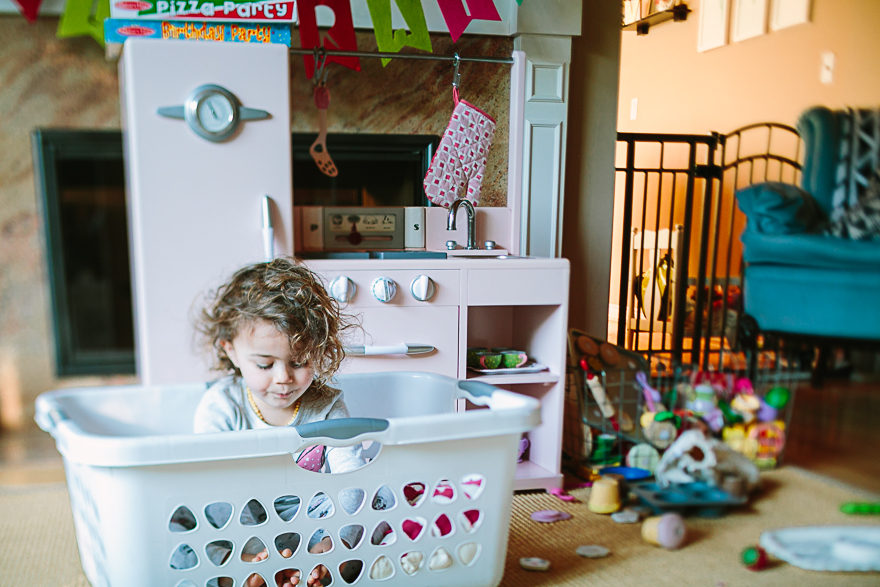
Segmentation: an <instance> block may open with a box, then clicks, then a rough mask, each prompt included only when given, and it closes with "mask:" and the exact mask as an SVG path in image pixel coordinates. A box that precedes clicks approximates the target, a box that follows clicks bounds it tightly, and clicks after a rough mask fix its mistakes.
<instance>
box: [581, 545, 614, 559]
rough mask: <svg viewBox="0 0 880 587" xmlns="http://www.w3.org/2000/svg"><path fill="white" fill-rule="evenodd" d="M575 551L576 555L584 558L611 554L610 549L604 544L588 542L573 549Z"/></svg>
mask: <svg viewBox="0 0 880 587" xmlns="http://www.w3.org/2000/svg"><path fill="white" fill-rule="evenodd" d="M575 553H577V555H578V556H582V557H584V558H604V557H606V556H608V555H609V554H611V551H610V550H608V549H607V548H605V547H604V546H599V545H598V544H590V545H584V546H578V547H577V548H576V549H575Z"/></svg>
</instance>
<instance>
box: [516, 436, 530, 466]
mask: <svg viewBox="0 0 880 587" xmlns="http://www.w3.org/2000/svg"><path fill="white" fill-rule="evenodd" d="M528 448H529V439H528V438H520V439H519V453H518V454H517V458H516V462H517V463H521V462H522V461H523V454H525V452H526V449H528Z"/></svg>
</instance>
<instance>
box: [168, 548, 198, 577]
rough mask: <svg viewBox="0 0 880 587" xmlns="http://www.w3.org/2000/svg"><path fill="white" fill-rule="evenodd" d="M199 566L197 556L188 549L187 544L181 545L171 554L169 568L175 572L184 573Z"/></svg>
mask: <svg viewBox="0 0 880 587" xmlns="http://www.w3.org/2000/svg"><path fill="white" fill-rule="evenodd" d="M198 564H199V555H197V554H196V553H195V551H194V550H193V549H192V548H190V546H189V544H181V545H180V546H178V547H177V548H175V549H174V552H172V553H171V568H172V569H175V570H177V571H185V570H187V569H191V568H193V567H195V566H196V565H198Z"/></svg>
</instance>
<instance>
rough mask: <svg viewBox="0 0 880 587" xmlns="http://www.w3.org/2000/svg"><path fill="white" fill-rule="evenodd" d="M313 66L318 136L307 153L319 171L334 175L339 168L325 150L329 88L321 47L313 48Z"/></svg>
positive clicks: (325, 55) (325, 62) (323, 53)
mask: <svg viewBox="0 0 880 587" xmlns="http://www.w3.org/2000/svg"><path fill="white" fill-rule="evenodd" d="M318 63H320V67H318ZM315 66H316V68H317V73H315V77H314V78H313V80H314V82H315V106H317V108H318V138H316V139H315V142H314V143H312V146H311V147H309V155H311V156H312V159H313V160H314V161H315V164H316V165H317V166H318V169H320V170H321V173H323V174H324V175H329V176H330V177H336V176H337V175H339V170H337V169H336V165H334V163H333V159H332V158H331V157H330V153H328V152H327V108H328V107H329V106H330V90H328V89H327V86H326V85H325V84H326V82H327V75H328V73H329V70H328V69H327V53H326V52H325V51H324V48H323V47H322V48H321V49H320V51H319V50H318V49H317V48H316V49H315Z"/></svg>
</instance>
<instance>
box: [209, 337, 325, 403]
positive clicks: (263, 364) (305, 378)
mask: <svg viewBox="0 0 880 587" xmlns="http://www.w3.org/2000/svg"><path fill="white" fill-rule="evenodd" d="M222 345H223V348H224V350H226V354H227V355H228V356H229V360H231V361H232V364H233V365H235V366H236V367H238V370H239V371H241V376H242V378H243V379H244V382H245V384H246V385H247V386H248V388H249V389H250V390H251V395H253V397H254V401H255V402H256V403H257V406H258V407H259V408H260V411H265V412H270V413H271V412H277V411H282V412H283V411H285V410H287V409H288V408H290V407H291V406H293V404H294V403H295V402H296V400H298V399H299V398H300V397H302V395H303V394H304V393H305V392H306V390H307V389H308V388H309V386H310V385H311V384H312V379H313V378H314V376H315V374H314V371H313V370H312V369H311V368H309V367H308V365H303V364H301V363H299V357H294V356H293V355H292V354H291V352H290V345H289V343H288V340H287V336H285V335H284V334H281V333H280V332H278V331H277V330H276V329H275V326H273V325H272V324H271V323H269V322H266V321H265V320H257V321H256V322H254V323H253V324H252V325H251V326H250V327H249V328H244V329H242V331H241V332H239V333H238V335H237V336H236V337H235V338H234V339H233V340H232V341H223V342H222ZM267 408H268V409H267Z"/></svg>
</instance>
